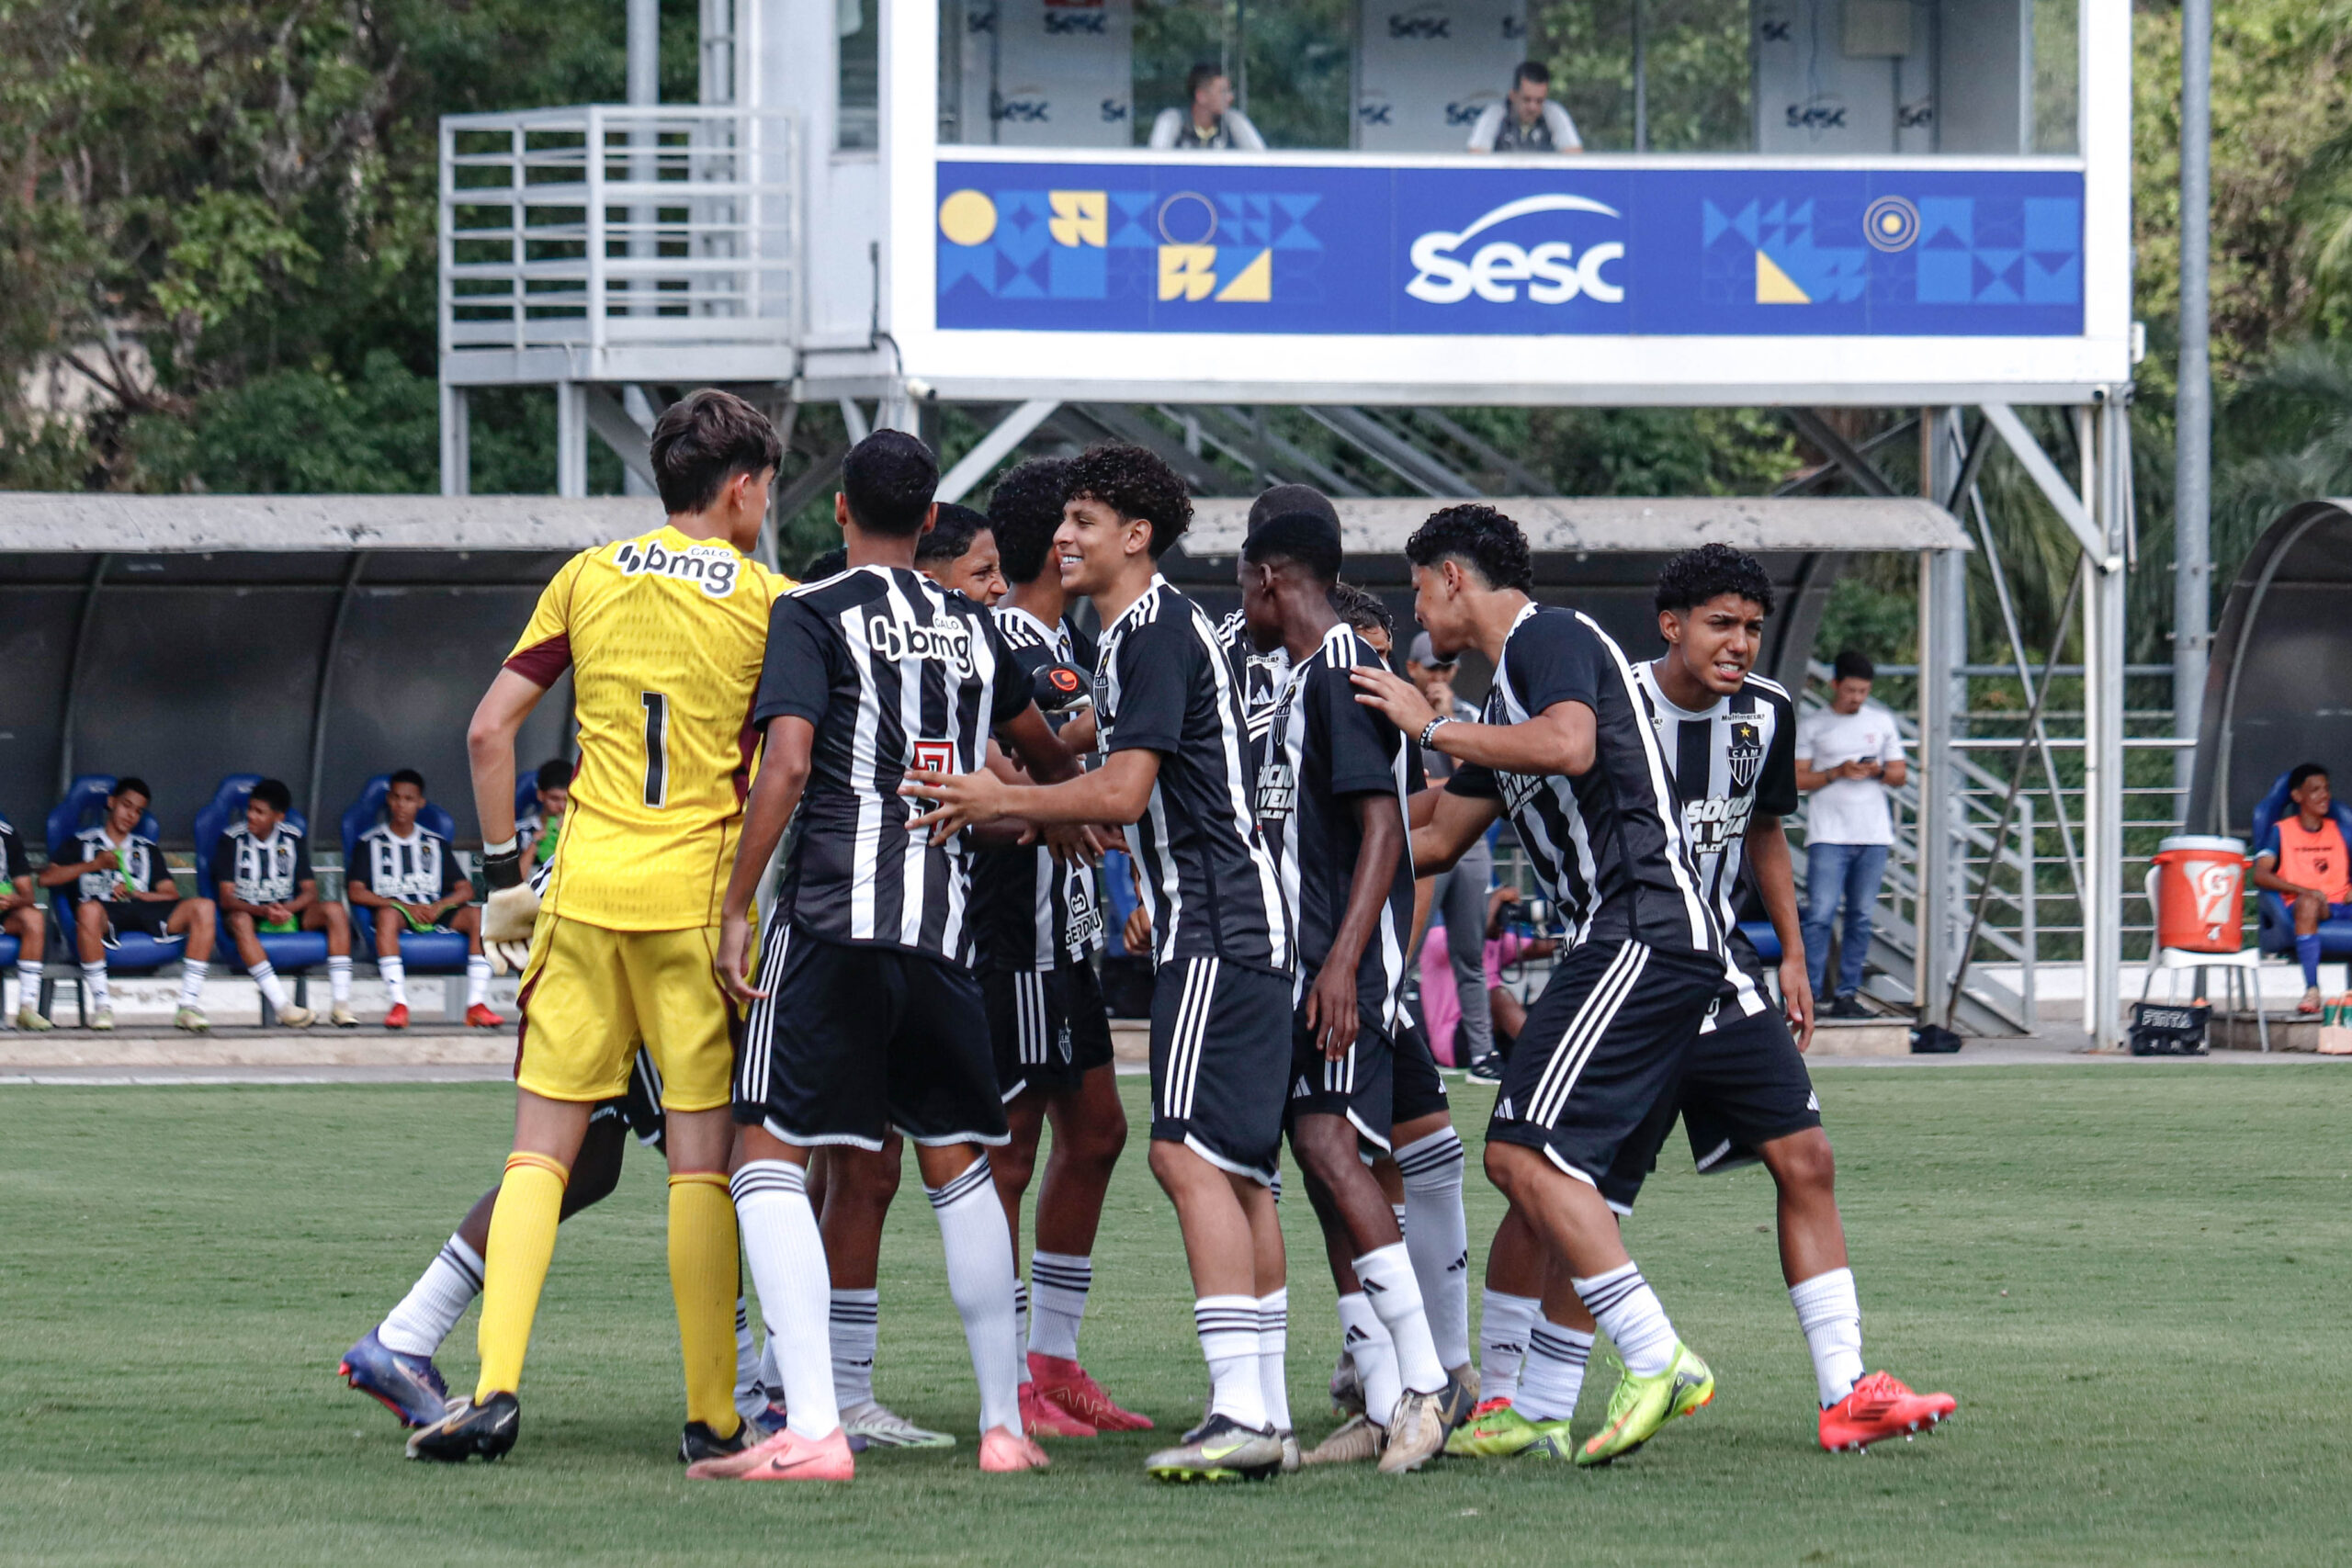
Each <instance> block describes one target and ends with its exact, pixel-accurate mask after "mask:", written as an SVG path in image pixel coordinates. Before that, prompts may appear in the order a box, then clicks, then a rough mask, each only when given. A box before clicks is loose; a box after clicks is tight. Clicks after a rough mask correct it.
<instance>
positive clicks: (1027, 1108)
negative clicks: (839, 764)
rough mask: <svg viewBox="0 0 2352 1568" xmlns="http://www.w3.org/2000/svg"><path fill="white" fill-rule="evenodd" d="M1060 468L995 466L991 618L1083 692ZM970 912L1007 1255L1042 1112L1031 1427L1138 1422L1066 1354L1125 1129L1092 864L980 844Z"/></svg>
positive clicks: (1029, 1327)
mask: <svg viewBox="0 0 2352 1568" xmlns="http://www.w3.org/2000/svg"><path fill="white" fill-rule="evenodd" d="M1068 484H1069V464H1068V463H1066V462H1064V461H1062V460H1060V459H1058V458H1053V457H1039V458H1034V459H1032V460H1031V461H1029V462H1026V463H1023V464H1022V465H1021V466H1020V467H1019V468H1015V469H1013V470H1012V472H1011V473H1009V474H1007V475H1005V476H1004V478H1003V479H1001V480H999V481H998V482H997V487H996V490H995V492H994V493H993V494H992V495H990V497H989V515H988V520H989V525H990V527H991V529H992V530H993V532H994V534H995V537H996V544H997V548H998V550H999V551H1000V552H1001V560H1002V570H1003V572H1004V575H1005V577H1006V579H1007V580H1008V581H1010V582H1011V584H1012V588H1011V591H1010V592H1008V593H1007V594H1006V596H1005V597H1004V598H1003V599H1002V600H1001V601H1000V602H999V603H998V604H997V606H996V609H995V615H996V625H997V630H999V631H1000V632H1001V633H1003V634H1004V640H1005V642H1006V643H1007V644H1008V645H1010V646H1011V648H1012V658H1013V661H1014V662H1015V663H1016V664H1017V665H1019V666H1020V668H1021V669H1022V670H1023V671H1024V672H1026V673H1027V674H1028V675H1029V677H1030V679H1031V680H1032V681H1033V682H1034V681H1035V679H1036V676H1037V673H1038V672H1039V671H1043V670H1045V669H1046V668H1048V667H1052V666H1057V665H1058V666H1063V667H1066V668H1075V669H1080V670H1084V671H1089V676H1088V687H1087V689H1088V690H1089V691H1091V689H1092V684H1091V682H1092V677H1091V671H1092V670H1093V668H1094V652H1095V650H1094V645H1093V643H1092V641H1091V639H1089V638H1087V637H1085V636H1084V635H1083V634H1082V633H1080V631H1079V630H1078V629H1077V628H1076V627H1074V626H1071V624H1070V622H1069V615H1068V612H1069V608H1070V595H1069V594H1068V593H1066V592H1064V591H1063V589H1062V579H1061V572H1060V571H1059V570H1049V567H1048V562H1047V559H1046V558H1047V556H1048V555H1049V554H1050V553H1051V551H1052V547H1053V539H1054V533H1055V531H1056V530H1057V529H1058V528H1059V527H1060V526H1061V520H1062V502H1063V500H1064V499H1065V497H1066V494H1067V488H1066V487H1067V486H1068ZM946 510H947V509H946V508H945V507H942V508H940V511H941V512H942V513H945V511H946ZM1057 733H1058V734H1059V735H1060V736H1061V738H1062V741H1063V743H1064V744H1065V745H1069V746H1071V747H1073V748H1075V747H1077V746H1079V745H1081V744H1084V745H1088V746H1091V743H1092V739H1093V736H1094V718H1093V715H1092V714H1091V712H1090V711H1085V710H1083V709H1081V710H1079V711H1077V712H1076V714H1075V716H1069V717H1068V722H1065V723H1063V724H1062V725H1060V726H1059V727H1058V729H1057ZM1081 737H1082V738H1083V739H1080V738H1081ZM972 924H973V926H974V928H975V930H976V931H978V944H979V971H980V990H981V992H982V994H983V995H984V996H985V997H986V998H987V1000H988V1011H989V1037H990V1039H991V1040H992V1041H993V1042H994V1043H995V1046H996V1066H997V1086H998V1089H999V1090H1000V1092H1001V1093H1002V1095H1003V1096H1004V1102H1005V1119H1006V1121H1007V1122H1008V1123H1009V1125H1010V1129H1011V1132H1012V1141H1011V1142H1010V1143H1008V1144H1007V1145H1005V1146H1004V1147H1003V1148H1001V1149H999V1150H997V1151H996V1152H995V1153H994V1154H992V1155H990V1156H989V1169H990V1170H992V1171H993V1172H994V1173H995V1176H996V1187H997V1196H998V1197H1000V1198H1001V1199H1002V1200H1003V1201H1004V1213H1005V1219H1006V1222H1007V1223H1008V1224H1011V1225H1012V1247H1013V1254H1014V1260H1015V1261H1016V1262H1018V1261H1019V1256H1020V1250H1021V1204H1022V1200H1023V1197H1024V1196H1025V1195H1026V1194H1027V1192H1028V1190H1029V1181H1030V1178H1031V1176H1032V1175H1033V1174H1034V1172H1035V1168H1036V1160H1037V1145H1038V1142H1039V1139H1040V1135H1041V1134H1043V1132H1044V1130H1045V1127H1046V1123H1047V1122H1051V1123H1052V1124H1053V1129H1054V1144H1053V1153H1052V1155H1051V1156H1048V1157H1047V1159H1046V1170H1045V1180H1044V1183H1043V1185H1042V1186H1041V1187H1040V1189H1039V1190H1038V1194H1037V1241H1036V1248H1035V1251H1034V1252H1032V1253H1031V1255H1030V1258H1029V1280H1028V1283H1027V1284H1026V1285H1024V1286H1019V1287H1016V1290H1015V1293H1014V1297H1013V1316H1014V1319H1015V1323H1016V1325H1017V1326H1018V1327H1019V1328H1020V1329H1021V1331H1022V1332H1023V1334H1024V1335H1025V1337H1026V1339H1027V1344H1028V1354H1027V1356H1026V1357H1025V1358H1024V1360H1025V1363H1026V1364H1025V1365H1024V1366H1023V1369H1022V1370H1023V1374H1024V1375H1023V1380H1022V1384H1021V1397H1022V1416H1023V1419H1024V1420H1025V1421H1026V1422H1027V1423H1028V1428H1029V1430H1030V1431H1032V1432H1042V1433H1044V1434H1045V1435H1046V1436H1048V1437H1056V1436H1058V1437H1091V1436H1092V1435H1093V1434H1095V1433H1096V1432H1104V1431H1109V1432H1127V1431H1141V1430H1146V1429H1148V1428H1149V1427H1150V1426H1151V1419H1150V1417H1149V1416H1139V1415H1137V1414H1136V1413H1135V1412H1134V1411H1131V1410H1125V1409H1122V1408H1121V1407H1120V1406H1119V1405H1118V1404H1116V1403H1115V1402H1114V1401H1113V1399H1112V1398H1111V1396H1110V1395H1109V1394H1108V1393H1105V1392H1103V1387H1102V1385H1101V1384H1100V1383H1098V1382H1095V1381H1094V1378H1093V1377H1092V1375H1091V1374H1090V1373H1089V1372H1088V1371H1086V1369H1085V1368H1084V1367H1083V1366H1081V1365H1080V1364H1079V1359H1078V1335H1079V1327H1080V1324H1081V1323H1082V1322H1083V1320H1084V1318H1085V1315H1086V1297H1087V1292H1089V1291H1091V1289H1092V1288H1093V1283H1094V1258H1093V1252H1094V1235H1095V1231H1096V1230H1097V1228H1098V1227H1099V1226H1100V1225H1101V1224H1102V1221H1103V1195H1104V1193H1105V1192H1107V1191H1108V1190H1109V1189H1110V1185H1111V1172H1112V1170H1113V1169H1114V1168H1116V1166H1117V1165H1118V1162H1119V1152H1120V1151H1121V1150H1122V1149H1123V1148H1125V1146H1126V1141H1127V1112H1126V1108H1125V1106H1123V1105H1122V1104H1121V1103H1120V1101H1119V1089H1118V1082H1117V1079H1116V1077H1115V1076H1114V1068H1113V1066H1112V1063H1111V1021H1110V1013H1109V1010H1108V1009H1107V1008H1106V1007H1105V1006H1104V1004H1103V987H1102V982H1101V981H1099V980H1098V979H1097V978H1096V977H1095V974H1094V965H1093V964H1092V962H1091V955H1092V953H1094V952H1095V951H1096V950H1097V949H1099V948H1101V947H1102V946H1103V911H1102V907H1101V904H1100V902H1099V900H1098V899H1097V897H1096V894H1095V886H1094V874H1093V872H1092V870H1091V868H1090V867H1089V866H1087V865H1086V864H1085V863H1082V862H1072V863H1059V862H1057V861H1056V860H1055V859H1054V856H1053V853H1052V852H1051V851H1049V850H1046V849H1045V848H1043V847H1013V848H1010V849H983V850H981V851H979V852H978V853H977V854H976V855H975V856H974V857H973V862H972Z"/></svg>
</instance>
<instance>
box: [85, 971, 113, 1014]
mask: <svg viewBox="0 0 2352 1568" xmlns="http://www.w3.org/2000/svg"><path fill="white" fill-rule="evenodd" d="M82 995H83V998H85V1000H86V1001H87V1002H88V1004H89V1009H90V1010H91V1011H92V1012H98V1011H101V1010H104V1009H105V1008H106V1007H107V1006H108V1005H109V1004H108V1002H107V961H106V960H105V959H103V958H101V959H99V960H98V961H97V962H96V964H83V965H82Z"/></svg>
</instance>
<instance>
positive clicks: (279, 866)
mask: <svg viewBox="0 0 2352 1568" xmlns="http://www.w3.org/2000/svg"><path fill="white" fill-rule="evenodd" d="M312 875H313V874H312V873H311V843H310V840H308V839H307V838H305V837H304V836H303V833H302V829H300V828H297V827H296V826H294V824H293V823H291V822H280V823H278V825H277V829H275V830H274V831H272V832H271V834H270V835H269V837H268V838H266V839H256V838H254V835H253V831H252V829H248V828H247V827H246V826H245V825H244V824H243V822H237V823H232V824H231V826H230V828H229V830H228V831H227V832H225V833H223V834H221V835H220V839H219V840H217V841H216V842H215V843H214V844H213V846H212V877H213V880H214V881H216V882H225V883H227V884H229V886H231V887H232V888H234V889H235V890H236V894H237V897H239V898H241V899H243V900H244V902H246V903H248V904H283V903H285V902H287V901H288V899H291V898H294V897H298V896H300V893H301V891H302V884H304V883H305V882H309V881H311V880H312ZM205 891H206V893H207V895H208V896H209V894H210V892H211V889H209V888H207V889H206V890H205Z"/></svg>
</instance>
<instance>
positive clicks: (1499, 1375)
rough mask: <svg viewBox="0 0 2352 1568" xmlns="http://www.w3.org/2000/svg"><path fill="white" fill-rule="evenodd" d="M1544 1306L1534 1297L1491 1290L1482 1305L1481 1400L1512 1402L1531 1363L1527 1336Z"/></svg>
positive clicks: (1480, 1320)
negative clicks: (1523, 1367) (1524, 1367)
mask: <svg viewBox="0 0 2352 1568" xmlns="http://www.w3.org/2000/svg"><path fill="white" fill-rule="evenodd" d="M1543 1310H1544V1303H1542V1302H1540V1301H1537V1300H1536V1299H1535V1298H1534V1297H1533V1296H1514V1295H1512V1294H1510V1292H1507V1291H1497V1290H1491V1289H1490V1290H1488V1291H1487V1293H1486V1294H1485V1295H1484V1296H1483V1297H1481V1298H1480V1299H1479V1303H1478V1397H1479V1398H1480V1399H1482V1400H1484V1399H1511V1398H1514V1397H1515V1396H1516V1395H1517V1394H1518V1393H1519V1373H1520V1368H1521V1364H1522V1363H1523V1362H1524V1361H1525V1360H1526V1359H1527V1332H1528V1330H1529V1329H1530V1328H1531V1327H1532V1326H1533V1325H1534V1323H1535V1319H1536V1315H1537V1314H1539V1313H1541V1312H1542V1311H1543Z"/></svg>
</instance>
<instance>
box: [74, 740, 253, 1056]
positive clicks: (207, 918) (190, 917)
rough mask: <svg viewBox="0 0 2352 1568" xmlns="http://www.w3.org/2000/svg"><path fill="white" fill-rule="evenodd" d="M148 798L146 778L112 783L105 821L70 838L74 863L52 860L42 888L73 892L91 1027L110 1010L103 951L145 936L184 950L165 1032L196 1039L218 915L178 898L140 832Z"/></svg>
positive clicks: (107, 1023)
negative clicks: (128, 935)
mask: <svg viewBox="0 0 2352 1568" xmlns="http://www.w3.org/2000/svg"><path fill="white" fill-rule="evenodd" d="M150 798H152V797H151V795H149V792H148V789H147V781H146V780H145V779H140V778H122V779H118V780H116V781H115V786H114V790H113V793H111V794H110V795H107V811H106V816H105V818H103V819H102V820H101V821H100V822H99V823H98V825H97V826H96V827H95V828H85V829H82V831H81V832H80V833H78V834H76V835H75V836H74V844H75V847H76V848H77V849H78V850H79V851H80V852H81V858H80V859H78V860H71V861H66V862H63V863H59V862H56V861H51V863H49V864H48V865H47V866H45V867H43V868H42V871H41V874H40V885H41V886H43V887H63V886H68V885H71V886H72V887H73V888H74V895H73V900H72V906H71V907H72V908H73V910H74V946H75V949H76V950H77V953H78V954H79V956H80V958H81V960H82V987H83V989H84V990H85V991H86V992H87V993H88V995H89V1003H90V1027H91V1028H92V1029H112V1028H113V1027H114V1005H113V1003H112V1002H111V1001H110V1000H109V999H108V998H107V948H109V947H112V946H114V945H115V938H116V937H117V936H119V935H120V934H121V933H122V932H124V931H144V932H145V933H146V934H147V935H149V936H152V937H154V938H156V939H157V940H158V941H163V942H175V941H176V942H186V943H187V947H186V949H185V950H184V955H183V956H182V958H181V960H180V998H179V1006H178V1008H177V1009H176V1010H175V1011H174V1012H173V1014H172V1027H174V1028H175V1029H185V1030H187V1032H189V1033H191V1034H202V1033H204V1032H206V1031H208V1030H209V1029H210V1028H211V1027H212V1021H211V1020H210V1019H209V1018H207V1017H205V1016H204V1009H203V1007H202V1006H201V1005H200V1004H201V1003H202V1002H203V1000H204V976H205V974H206V972H207V971H208V970H209V968H210V967H211V960H212V939H213V933H214V931H215V930H216V929H217V925H216V922H217V920H218V918H219V917H218V912H217V911H216V910H215V909H214V908H213V904H212V900H211V899H209V898H206V897H194V898H183V897H180V895H179V885H178V884H176V883H175V882H174V881H173V880H172V874H171V872H170V871H169V869H167V868H166V867H165V866H164V852H163V851H162V850H161V849H159V848H158V847H157V846H156V843H155V840H153V839H149V838H143V837H141V834H140V832H139V819H140V818H141V817H144V816H146V815H147V803H148V801H149V799H150Z"/></svg>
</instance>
